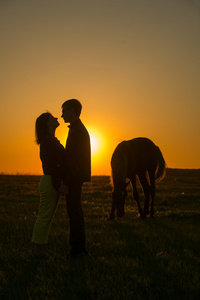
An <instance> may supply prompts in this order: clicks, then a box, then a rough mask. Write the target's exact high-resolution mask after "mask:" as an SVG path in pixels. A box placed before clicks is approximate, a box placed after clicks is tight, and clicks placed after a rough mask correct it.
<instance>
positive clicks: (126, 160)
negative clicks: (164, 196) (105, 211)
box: [110, 137, 166, 219]
mask: <svg viewBox="0 0 200 300" xmlns="http://www.w3.org/2000/svg"><path fill="white" fill-rule="evenodd" d="M111 169H112V176H111V179H112V184H113V192H112V209H111V213H110V219H113V218H114V217H115V209H117V216H118V217H123V216H124V214H125V212H124V203H125V199H126V196H127V191H126V187H127V185H128V184H129V183H130V182H131V184H132V189H133V197H134V199H135V200H136V202H137V205H138V209H139V214H140V217H141V218H145V217H146V215H148V214H149V202H150V199H151V210H150V216H151V217H153V215H154V198H155V181H160V180H162V179H163V178H164V175H165V169H166V164H165V160H164V158H163V156H162V153H161V151H160V149H159V148H158V147H157V146H156V145H155V144H154V143H153V142H152V141H151V140H149V139H147V138H141V137H139V138H135V139H132V140H129V141H123V142H121V143H120V144H119V145H118V146H117V147H116V149H115V150H114V153H113V155H112V158H111ZM136 176H138V178H139V181H140V183H141V186H142V188H143V192H144V196H145V202H144V210H143V209H142V208H141V206H140V203H139V194H138V192H137V189H136Z"/></svg>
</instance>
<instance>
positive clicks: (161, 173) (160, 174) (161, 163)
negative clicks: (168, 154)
mask: <svg viewBox="0 0 200 300" xmlns="http://www.w3.org/2000/svg"><path fill="white" fill-rule="evenodd" d="M156 152H157V153H156V155H157V161H158V166H157V170H156V177H155V179H156V181H161V180H162V179H163V178H164V177H165V172H166V163H165V160H164V157H163V155H162V152H161V151H160V149H159V148H158V147H156Z"/></svg>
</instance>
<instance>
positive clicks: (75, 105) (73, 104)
mask: <svg viewBox="0 0 200 300" xmlns="http://www.w3.org/2000/svg"><path fill="white" fill-rule="evenodd" d="M81 110H82V105H81V103H80V102H79V101H78V100H77V99H70V100H67V101H65V102H64V103H63V105H62V116H61V117H62V118H63V119H64V121H65V123H71V122H73V121H75V120H76V119H78V118H79V116H80V114H81Z"/></svg>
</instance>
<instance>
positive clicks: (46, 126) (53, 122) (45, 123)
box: [35, 112, 59, 144]
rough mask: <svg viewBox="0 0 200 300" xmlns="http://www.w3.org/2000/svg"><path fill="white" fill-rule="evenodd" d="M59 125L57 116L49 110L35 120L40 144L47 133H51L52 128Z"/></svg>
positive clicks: (37, 140)
mask: <svg viewBox="0 0 200 300" xmlns="http://www.w3.org/2000/svg"><path fill="white" fill-rule="evenodd" d="M58 126H59V123H58V121H57V118H54V117H53V116H52V114H50V113H49V112H46V113H43V114H41V115H40V116H39V117H38V118H37V120H36V122H35V137H36V143H37V144H40V143H41V141H42V140H43V138H44V137H45V135H47V134H48V133H50V131H51V128H52V127H53V128H52V129H54V130H55V129H56V127H58Z"/></svg>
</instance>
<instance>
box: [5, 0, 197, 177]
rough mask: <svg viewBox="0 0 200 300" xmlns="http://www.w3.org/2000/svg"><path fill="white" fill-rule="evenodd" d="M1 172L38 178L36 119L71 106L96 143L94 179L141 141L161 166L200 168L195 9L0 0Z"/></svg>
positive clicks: (184, 4) (63, 132) (94, 0)
mask: <svg viewBox="0 0 200 300" xmlns="http://www.w3.org/2000/svg"><path fill="white" fill-rule="evenodd" d="M0 25H1V26H0V31H1V39H0V41H1V47H0V49H1V50H0V51H1V55H0V60H1V75H0V76H1V77H0V79H1V81H0V84H1V88H0V99H1V100H0V126H1V134H0V140H1V147H0V172H4V173H13V174H15V173H23V174H41V173H42V168H41V162H40V159H39V148H38V146H37V145H36V144H35V142H34V125H35V120H36V118H37V117H38V116H39V115H40V114H41V113H43V112H45V111H46V110H48V111H50V112H51V113H52V114H53V115H54V116H57V117H58V118H59V122H60V127H59V128H58V129H57V131H56V136H57V137H58V138H59V139H60V141H61V142H62V144H65V139H66V136H67V132H68V129H67V126H66V124H65V123H64V122H63V120H62V119H61V105H62V103H63V102H64V101H65V100H67V99H70V98H77V99H79V100H80V101H81V103H82V105H83V111H82V115H81V119H82V121H83V123H84V124H85V125H86V127H88V129H89V131H90V132H92V133H93V135H94V136H96V137H98V141H99V153H96V155H95V156H94V157H93V160H92V174H93V175H107V174H110V158H111V155H112V152H113V151H114V149H115V147H116V145H117V144H118V143H119V142H121V141H122V140H128V139H132V138H135V137H138V136H145V137H148V138H150V139H152V140H153V141H154V142H155V144H156V145H158V146H159V147H160V149H161V151H162V153H163V156H164V157H165V160H166V163H167V166H168V167H170V168H200V134H199V130H200V116H199V114H200V80H199V79H200V54H199V53H200V1H197V0H151V1H150V0H137V1H136V0H120V1H119V0H90V1H89V0H42V1H41V0H32V1H31V0H29V1H27V0H17V1H16V0H9V1H6V0H0Z"/></svg>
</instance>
